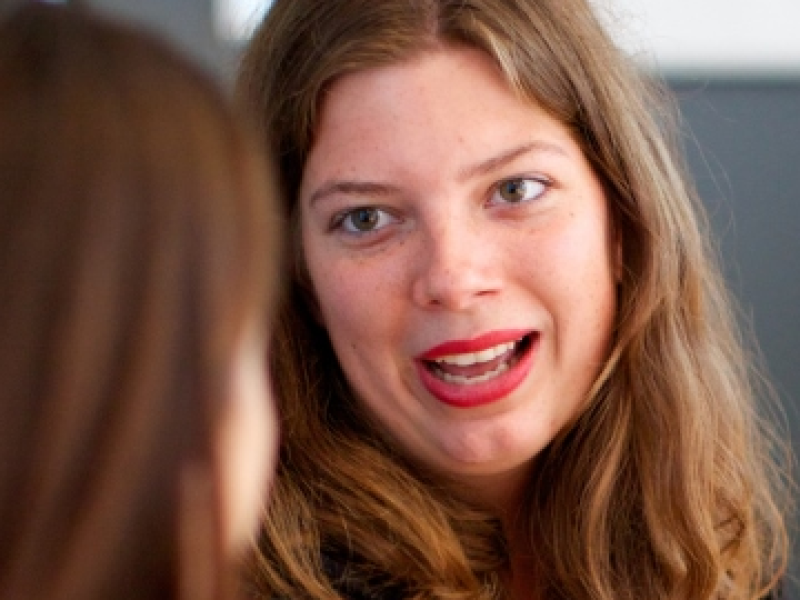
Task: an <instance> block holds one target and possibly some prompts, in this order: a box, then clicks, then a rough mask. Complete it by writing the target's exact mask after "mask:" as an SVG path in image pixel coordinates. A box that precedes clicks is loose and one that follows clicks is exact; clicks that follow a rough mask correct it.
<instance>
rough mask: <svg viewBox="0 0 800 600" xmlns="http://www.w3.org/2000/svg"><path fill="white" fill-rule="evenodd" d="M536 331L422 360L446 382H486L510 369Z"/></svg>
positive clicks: (531, 341)
mask: <svg viewBox="0 0 800 600" xmlns="http://www.w3.org/2000/svg"><path fill="white" fill-rule="evenodd" d="M535 335H536V334H535V333H529V334H527V335H524V336H522V337H521V338H520V339H518V340H514V341H510V342H504V343H501V344H497V345H496V346H492V347H491V348H486V349H484V350H480V351H478V352H465V353H460V354H448V355H445V356H439V357H437V358H436V359H434V360H424V361H423V364H424V366H425V368H426V370H427V371H428V372H429V373H430V374H431V375H433V376H434V377H436V378H437V379H439V380H440V381H443V382H445V383H449V384H451V385H459V386H470V385H477V384H480V383H486V382H488V381H491V380H493V379H496V378H497V377H500V376H501V375H502V374H503V373H505V372H506V371H508V370H509V369H512V368H513V367H514V366H515V365H516V364H517V363H518V362H519V361H520V359H521V358H522V357H523V356H524V355H525V354H526V353H527V352H528V351H529V350H530V349H531V347H532V345H533V340H534V336H535Z"/></svg>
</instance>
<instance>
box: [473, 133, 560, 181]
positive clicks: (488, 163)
mask: <svg viewBox="0 0 800 600" xmlns="http://www.w3.org/2000/svg"><path fill="white" fill-rule="evenodd" d="M529 152H537V153H538V152H541V153H546V154H557V155H559V156H564V157H566V156H568V154H567V152H566V150H564V148H562V147H561V146H559V145H557V144H553V143H551V142H545V141H542V140H534V141H532V142H530V143H527V144H523V145H521V146H517V147H516V148H511V149H510V150H505V151H503V152H501V153H499V154H497V155H495V156H492V157H490V158H487V159H486V160H482V161H481V162H479V163H477V164H474V165H470V166H468V167H465V168H463V169H460V170H459V172H458V178H459V179H461V180H466V179H472V178H473V177H478V176H480V175H486V174H487V173H491V172H492V171H495V170H496V169H499V168H500V167H503V166H505V165H507V164H508V163H510V162H513V161H514V160H516V159H517V158H519V157H520V156H522V155H524V154H528V153H529Z"/></svg>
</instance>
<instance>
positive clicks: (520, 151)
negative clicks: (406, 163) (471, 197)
mask: <svg viewBox="0 0 800 600" xmlns="http://www.w3.org/2000/svg"><path fill="white" fill-rule="evenodd" d="M529 152H542V153H548V154H557V155H559V156H568V154H567V152H566V151H565V150H564V149H563V148H562V147H561V146H559V145H557V144H553V143H550V142H545V141H542V140H535V141H533V142H530V143H527V144H523V145H521V146H517V147H515V148H511V149H509V150H504V151H503V152H500V153H499V154H497V155H495V156H491V157H489V158H487V159H485V160H482V161H480V162H479V163H476V164H474V165H469V166H467V167H464V168H462V169H459V171H458V178H459V179H461V180H467V179H471V178H473V177H478V176H480V175H486V174H487V173H491V172H492V171H494V170H496V169H499V168H501V167H503V166H505V165H507V164H508V163H510V162H513V161H514V160H516V159H517V158H519V157H520V156H522V155H524V154H528V153H529ZM400 192H401V189H400V187H398V186H396V185H391V184H388V183H378V182H374V181H354V180H336V181H331V182H329V183H326V184H325V185H323V186H322V187H321V188H319V189H318V190H316V191H315V192H314V193H313V194H311V196H310V198H309V200H308V203H309V206H314V205H315V204H316V203H317V202H319V201H320V200H323V199H324V198H326V197H328V196H333V195H335V194H354V195H357V196H391V195H393V194H398V193H400Z"/></svg>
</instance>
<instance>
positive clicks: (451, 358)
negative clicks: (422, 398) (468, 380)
mask: <svg viewBox="0 0 800 600" xmlns="http://www.w3.org/2000/svg"><path fill="white" fill-rule="evenodd" d="M516 345H517V342H506V343H504V344H498V345H497V346H494V347H492V348H487V349H486V350H481V351H480V352H467V353H465V354H448V355H447V356H440V357H439V358H437V359H436V362H437V363H447V364H448V365H457V366H459V367H468V366H470V365H476V364H478V363H484V362H488V361H490V360H494V359H495V358H497V357H498V356H502V355H503V354H505V353H506V352H508V351H509V350H513V349H514V346H516Z"/></svg>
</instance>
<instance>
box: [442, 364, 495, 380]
mask: <svg viewBox="0 0 800 600" xmlns="http://www.w3.org/2000/svg"><path fill="white" fill-rule="evenodd" d="M505 371H508V363H500V364H499V365H498V366H497V368H496V369H494V370H493V371H489V372H488V373H484V374H483V375H478V376H477V377H463V376H461V375H451V374H450V373H445V372H444V371H442V370H440V369H437V370H436V374H437V375H438V376H439V378H440V379H443V380H444V381H446V382H448V383H457V384H459V385H473V384H476V383H482V382H484V381H488V380H489V379H493V378H494V377H497V376H498V375H500V374H501V373H504V372H505Z"/></svg>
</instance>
